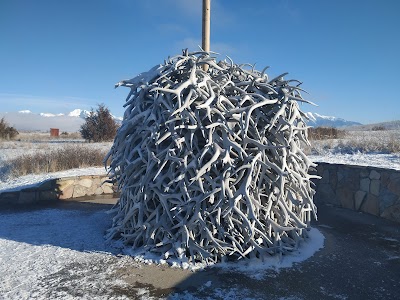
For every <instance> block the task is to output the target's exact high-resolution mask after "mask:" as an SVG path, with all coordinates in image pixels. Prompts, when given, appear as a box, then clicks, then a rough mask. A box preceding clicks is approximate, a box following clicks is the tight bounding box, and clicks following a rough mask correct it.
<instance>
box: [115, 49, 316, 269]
mask: <svg viewBox="0 0 400 300" xmlns="http://www.w3.org/2000/svg"><path fill="white" fill-rule="evenodd" d="M204 64H207V65H209V69H208V71H207V72H205V71H203V68H202V65H204ZM250 67H251V66H250ZM245 68H247V69H248V70H246V69H245ZM285 75H286V74H282V75H280V76H278V77H276V78H274V79H271V80H270V79H268V76H267V75H266V74H265V73H264V71H262V72H259V71H256V70H254V68H248V67H247V66H239V65H236V64H234V63H233V62H232V61H231V62H230V63H227V62H225V61H223V62H219V63H216V60H215V58H213V57H210V54H209V53H206V52H196V53H190V54H189V53H187V52H186V53H184V54H183V55H180V56H176V57H174V58H171V59H169V60H168V61H167V62H165V63H164V64H163V65H159V66H156V67H154V68H153V69H151V70H150V71H149V72H147V73H143V74H140V75H139V76H137V77H135V78H133V79H131V80H125V81H121V82H119V83H118V84H117V86H126V87H129V88H131V92H130V93H129V95H128V98H127V102H126V104H125V107H126V111H125V115H124V120H123V122H122V126H121V127H120V128H119V130H118V133H117V136H116V138H115V141H114V145H113V147H112V149H111V151H110V153H109V157H111V158H112V161H111V165H110V167H111V170H112V171H113V173H112V175H113V177H114V179H115V180H116V181H117V182H118V184H119V187H120V189H121V198H120V200H119V202H118V204H117V207H116V210H117V213H116V216H115V217H114V219H113V226H112V228H111V229H110V230H109V232H108V236H109V238H121V239H122V240H123V242H124V243H125V244H127V245H131V246H132V247H133V248H135V249H142V250H143V251H151V252H154V253H156V254H159V255H161V256H163V257H165V258H168V257H176V258H180V259H183V260H188V261H190V262H199V261H202V262H207V263H213V262H217V261H222V260H224V259H225V258H226V257H230V258H241V257H259V258H262V257H264V256H265V255H271V254H276V253H280V254H282V253H286V252H288V251H292V250H293V249H296V248H297V246H298V244H299V241H301V240H302V239H303V238H304V236H305V235H306V229H307V228H308V227H309V223H310V219H311V215H314V216H315V217H316V207H315V205H314V203H313V194H314V190H313V189H312V188H311V184H312V183H311V181H310V179H311V177H312V176H311V175H309V174H308V170H309V168H310V167H312V166H314V165H313V163H312V162H311V161H310V160H309V159H308V158H307V157H306V156H305V155H304V153H303V152H302V150H301V149H300V144H301V143H302V142H303V143H306V144H308V139H307V126H306V124H305V122H304V120H303V117H304V114H303V113H302V112H301V111H300V110H299V106H298V102H307V101H305V100H303V98H302V96H301V94H300V91H301V89H300V88H299V85H300V82H298V81H296V80H288V81H286V80H284V79H283V77H284V76H285ZM291 84H294V85H291Z"/></svg>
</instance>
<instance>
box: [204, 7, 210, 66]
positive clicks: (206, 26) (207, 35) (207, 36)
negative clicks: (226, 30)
mask: <svg viewBox="0 0 400 300" xmlns="http://www.w3.org/2000/svg"><path fill="white" fill-rule="evenodd" d="M210 9H211V0H203V18H202V19H203V22H202V23H203V26H202V48H203V50H204V51H206V52H210ZM203 70H204V71H206V72H207V70H208V65H204V66H203Z"/></svg>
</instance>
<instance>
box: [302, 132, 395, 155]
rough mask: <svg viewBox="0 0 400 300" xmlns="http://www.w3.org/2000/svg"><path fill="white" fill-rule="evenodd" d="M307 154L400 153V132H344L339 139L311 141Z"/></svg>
mask: <svg viewBox="0 0 400 300" xmlns="http://www.w3.org/2000/svg"><path fill="white" fill-rule="evenodd" d="M307 153H308V154H312V155H325V154H335V153H338V154H357V153H365V154H371V153H374V154H377V153H379V154H391V153H400V130H383V131H345V136H344V137H343V138H340V139H322V140H312V141H311V148H308V149H307Z"/></svg>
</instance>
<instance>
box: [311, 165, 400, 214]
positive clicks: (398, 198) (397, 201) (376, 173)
mask: <svg viewBox="0 0 400 300" xmlns="http://www.w3.org/2000/svg"><path fill="white" fill-rule="evenodd" d="M316 173H317V175H319V176H321V177H322V178H321V179H319V180H315V181H314V182H315V184H316V195H315V202H316V204H317V205H318V203H328V204H332V205H335V206H340V207H344V208H348V209H352V210H357V211H361V212H365V213H369V214H372V215H376V216H380V217H382V218H385V219H389V220H392V221H396V222H400V171H397V170H391V169H381V168H373V167H364V166H350V165H340V164H327V163H319V164H318V167H317V172H316Z"/></svg>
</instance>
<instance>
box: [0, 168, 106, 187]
mask: <svg viewBox="0 0 400 300" xmlns="http://www.w3.org/2000/svg"><path fill="white" fill-rule="evenodd" d="M106 173H107V172H106V170H105V168H104V167H91V168H84V169H71V170H67V171H60V172H54V173H46V174H30V175H26V176H21V177H17V178H13V179H8V180H7V181H5V182H4V181H0V193H2V192H11V191H18V190H21V189H24V188H29V187H34V186H37V185H38V184H40V183H43V182H44V181H47V180H49V179H55V178H63V177H72V176H83V175H103V174H106Z"/></svg>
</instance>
